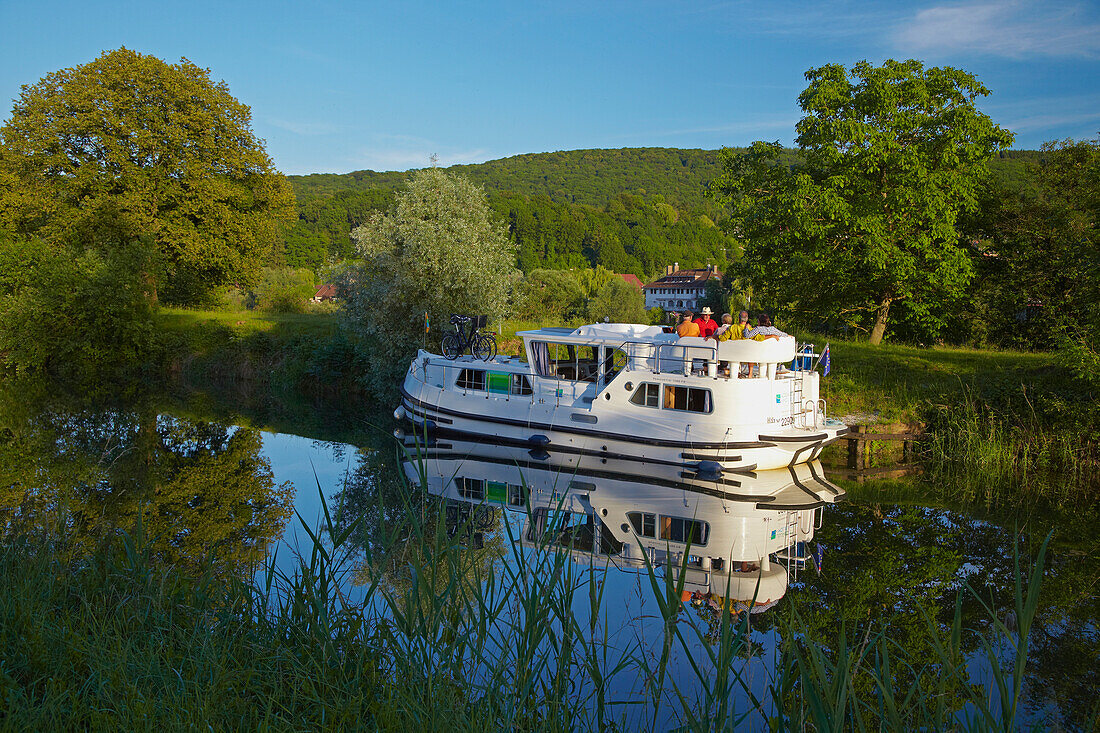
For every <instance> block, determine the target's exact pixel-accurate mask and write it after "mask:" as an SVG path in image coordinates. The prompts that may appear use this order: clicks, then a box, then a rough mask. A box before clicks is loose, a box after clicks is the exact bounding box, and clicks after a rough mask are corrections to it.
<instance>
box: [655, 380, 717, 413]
mask: <svg viewBox="0 0 1100 733" xmlns="http://www.w3.org/2000/svg"><path fill="white" fill-rule="evenodd" d="M665 409H666V410H686V411H688V412H701V413H704V414H707V413H710V412H711V401H710V390H709V389H697V388H695V387H674V386H672V385H667V386H665Z"/></svg>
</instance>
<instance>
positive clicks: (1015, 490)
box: [921, 391, 1100, 501]
mask: <svg viewBox="0 0 1100 733" xmlns="http://www.w3.org/2000/svg"><path fill="white" fill-rule="evenodd" d="M927 415H928V429H927V433H928V437H927V438H926V440H925V441H924V442H923V443H922V445H921V449H922V453H923V456H922V457H923V458H924V460H925V461H926V462H927V463H928V464H929V465H930V467H931V468H932V469H933V470H934V471H936V472H938V473H939V474H941V475H945V474H946V475H951V474H966V475H967V477H968V478H969V480H967V481H952V482H951V483H952V484H954V485H958V486H965V487H967V490H968V491H970V492H972V494H973V495H972V496H969V497H967V498H968V499H969V500H972V501H973V500H985V501H991V500H994V499H998V500H1000V499H1003V498H1005V496H1011V495H1017V496H1022V495H1024V494H1026V493H1027V491H1028V490H1031V489H1039V488H1041V489H1042V490H1043V491H1044V492H1045V493H1048V494H1049V493H1051V492H1054V493H1066V494H1067V496H1068V495H1074V496H1082V497H1084V496H1088V497H1090V498H1095V492H1094V489H1095V488H1096V487H1097V486H1098V485H1100V442H1098V441H1097V439H1096V437H1095V435H1094V433H1093V430H1092V428H1091V426H1090V425H1088V424H1085V425H1079V426H1077V427H1070V426H1062V427H1060V428H1058V429H1052V428H1050V427H1049V426H1048V425H1047V424H1046V423H1045V422H1044V421H1043V420H1042V419H1040V418H1039V417H1037V416H1035V415H1034V414H1032V415H1028V416H1025V417H1024V418H1022V419H1020V418H1015V417H1007V416H1005V415H1004V414H1003V413H1001V412H999V411H997V410H995V409H992V408H990V407H989V406H988V405H986V404H984V403H983V402H981V401H979V400H978V399H977V398H976V397H974V395H973V394H972V393H971V392H969V391H966V392H964V397H963V399H962V400H960V401H959V402H957V403H955V404H953V405H950V406H946V405H940V406H935V407H933V408H931V409H930V410H929V411H928V412H927ZM1021 490H1023V491H1021Z"/></svg>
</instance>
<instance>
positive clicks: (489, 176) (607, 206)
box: [284, 148, 1039, 278]
mask: <svg viewBox="0 0 1100 733" xmlns="http://www.w3.org/2000/svg"><path fill="white" fill-rule="evenodd" d="M718 154H719V151H717V150H694V149H679V148H622V149H619V150H571V151H565V152H555V153H531V154H527V155H517V156H513V157H510V158H501V159H499V160H491V161H489V162H487V163H478V164H475V165H455V166H451V167H449V168H447V169H446V170H448V171H451V172H454V173H459V174H461V175H463V176H466V177H467V178H469V179H470V180H472V181H473V182H474V183H476V184H478V185H479V186H481V187H482V188H484V189H485V191H486V193H487V194H488V196H489V203H490V205H491V206H492V208H493V210H494V211H495V212H496V213H497V215H498V216H499V217H500V219H501V220H502V221H503V222H505V223H506V224H507V226H508V230H509V235H510V237H511V238H512V239H513V241H515V242H516V244H517V245H518V247H519V265H520V267H521V268H522V269H523V270H525V271H527V270H530V269H532V268H535V267H552V268H569V267H586V266H587V267H594V266H595V265H597V264H602V265H604V266H605V267H608V268H610V269H613V270H615V271H616V272H633V273H634V274H636V275H639V276H640V277H643V278H645V277H648V276H650V275H653V274H655V273H656V272H658V271H661V270H663V269H664V266H665V265H666V264H668V263H670V262H679V263H680V264H681V265H684V266H690V267H696V266H702V265H705V264H708V263H713V264H717V265H718V266H719V267H720V268H722V267H725V266H726V264H727V263H728V261H729V260H730V259H733V258H734V257H736V250H737V245H736V242H734V241H733V240H732V239H731V238H730V237H729V236H728V235H726V234H725V233H724V232H722V231H721V229H720V228H719V227H716V226H715V224H716V223H719V224H720V223H721V221H722V219H723V214H724V208H723V207H722V206H721V205H720V204H718V203H717V202H715V201H714V200H712V199H708V198H706V196H705V192H706V188H707V185H708V184H709V183H710V182H711V181H712V180H713V179H714V178H716V177H717V175H718V167H719V163H718V157H719V155H718ZM1038 155H1039V153H1038V152H1036V151H1009V152H1007V153H1002V154H1001V156H1000V157H999V158H997V159H995V160H994V161H993V165H992V169H993V172H994V177H995V179H997V180H998V181H999V182H1001V183H1004V184H1008V185H1012V184H1013V183H1019V182H1020V181H1022V180H1023V178H1024V175H1025V170H1026V167H1025V166H1026V162H1027V161H1028V160H1031V159H1035V158H1037V157H1038ZM797 160H798V153H797V151H795V150H789V151H787V153H786V155H785V158H784V160H783V161H782V162H784V163H787V164H791V163H795V162H797ZM288 178H289V179H290V182H291V185H292V186H293V187H294V192H295V194H296V196H297V198H298V209H299V221H298V224H297V225H296V226H294V227H293V228H291V230H289V231H288V232H287V233H286V237H285V244H286V246H285V251H284V256H285V257H284V259H285V262H286V263H287V264H289V265H293V266H296V267H311V268H317V267H320V266H321V265H322V264H323V263H324V262H326V261H328V260H331V259H332V258H334V257H336V258H339V257H347V256H350V255H351V254H352V253H351V240H350V238H349V233H350V231H351V230H352V229H353V228H354V227H356V226H358V225H359V224H361V223H363V222H364V221H366V219H367V218H368V217H369V216H370V214H371V212H374V211H384V210H385V209H386V208H387V207H388V206H389V204H390V203H391V202H392V200H393V195H394V192H395V191H396V190H397V189H400V188H402V187H404V185H405V183H406V181H407V180H408V178H409V173H408V172H384V173H379V172H376V171H355V172H353V173H346V174H335V173H315V174H312V175H307V176H288Z"/></svg>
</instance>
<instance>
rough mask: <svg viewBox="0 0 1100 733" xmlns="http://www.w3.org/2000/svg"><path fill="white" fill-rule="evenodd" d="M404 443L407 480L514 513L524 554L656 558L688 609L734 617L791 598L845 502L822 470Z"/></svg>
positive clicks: (631, 563)
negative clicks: (828, 521)
mask: <svg viewBox="0 0 1100 733" xmlns="http://www.w3.org/2000/svg"><path fill="white" fill-rule="evenodd" d="M405 444H406V448H407V449H408V451H409V455H410V458H409V459H408V460H406V461H404V462H403V466H404V470H405V473H406V475H407V477H408V478H409V480H410V481H412V482H413V483H414V484H423V485H424V486H425V487H426V488H427V490H428V491H429V492H430V493H431V494H434V495H436V496H440V497H443V498H445V499H447V500H449V501H450V502H452V506H455V505H458V506H461V504H466V505H480V506H482V507H483V508H484V507H498V506H499V507H500V508H502V509H504V510H510V511H514V512H517V513H518V514H519V515H520V516H522V517H523V524H524V526H523V529H522V531H521V533H520V542H522V543H523V544H524V545H526V546H536V545H540V544H545V545H551V546H553V547H555V548H556V549H559V550H561V551H566V552H569V553H570V554H571V555H572V557H573V559H574V560H576V561H580V562H584V563H588V562H592V561H593V560H596V561H599V562H604V561H606V562H608V563H609V564H613V565H615V566H617V567H619V568H622V569H633V570H641V571H644V570H645V568H646V565H647V561H648V564H649V565H652V566H653V567H654V569H655V570H656V571H657V572H658V573H669V574H671V575H672V577H673V579H674V580H679V579H680V577H679V576H680V573H681V572H683V573H684V574H685V577H684V578H683V581H684V584H683V600H685V601H687V600H693V601H695V603H696V604H701V603H708V604H709V605H711V606H712V607H721V606H727V607H729V608H730V609H731V610H733V611H740V610H749V611H750V612H753V613H756V612H759V611H763V610H766V609H767V608H770V607H771V606H773V605H775V603H776V602H777V601H778V600H779V599H780V598H782V597H783V595H784V593H786V589H787V582H788V573H789V571H790V570H791V569H792V567H795V568H796V567H800V566H802V565H804V564H805V563H806V562H807V560H812V558H811V556H810V550H809V548H810V546H811V545H810V542H811V540H813V537H814V531H815V530H816V529H817V528H819V527H820V523H821V518H822V514H823V510H824V507H825V505H826V504H832V503H835V502H837V501H839V500H840V499H842V498H843V496H844V490H843V489H840V488H839V487H837V486H834V485H833V484H831V483H829V482H828V481H827V480H825V479H824V477H823V472H822V470H821V464H820V463H819V462H817V461H812V462H809V463H803V464H799V465H795V466H790V467H789V468H786V469H778V470H772V471H759V472H744V473H731V472H729V471H726V472H724V473H723V474H721V475H720V476H715V475H705V474H696V473H691V472H687V471H682V470H678V469H676V468H673V467H667V466H659V465H656V466H655V465H652V464H644V463H639V462H635V461H629V462H618V463H616V462H615V461H614V459H608V460H600V459H593V458H591V457H588V456H576V455H565V454H554V453H550V452H547V451H546V450H542V449H537V450H530V451H528V450H524V449H523V448H518V447H515V446H506V445H497V444H493V443H475V442H464V441H458V440H437V441H431V442H429V444H428V445H427V446H423V445H421V446H416V445H415V442H414V441H413V440H412V439H411V438H406V439H405ZM685 553H686V554H687V559H686V562H685V558H684V555H685ZM816 560H817V561H818V562H819V561H820V558H819V557H818V558H817V559H816ZM723 599H728V603H724V602H723Z"/></svg>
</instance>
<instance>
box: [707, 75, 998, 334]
mask: <svg viewBox="0 0 1100 733" xmlns="http://www.w3.org/2000/svg"><path fill="white" fill-rule="evenodd" d="M806 79H807V80H808V81H809V86H808V87H807V88H806V90H805V91H804V92H802V94H801V95H800V96H799V104H800V106H801V107H802V110H803V111H804V112H805V116H804V117H803V118H802V120H801V121H800V122H799V123H798V125H797V130H798V138H797V142H798V147H799V149H800V151H801V153H802V156H803V162H801V163H797V164H795V165H790V166H781V165H778V164H777V163H778V162H779V159H780V156H781V155H782V153H783V151H782V148H780V146H779V144H778V143H774V144H768V143H763V142H757V143H754V144H753V146H752V147H751V148H750V149H749V151H748V152H746V153H736V152H735V151H723V155H722V165H723V172H722V175H721V176H720V177H719V178H718V179H717V180H716V181H715V182H714V185H713V187H712V190H713V191H714V192H715V193H716V194H718V195H720V196H724V197H726V198H728V199H729V200H730V201H731V203H732V207H733V223H734V227H735V230H736V231H737V233H738V234H739V235H740V236H741V237H743V238H744V239H745V240H746V245H745V253H744V258H743V260H742V262H743V266H742V274H743V275H744V276H745V277H746V278H747V280H748V282H749V283H750V284H751V285H752V287H753V290H754V292H755V293H756V295H757V300H758V301H759V300H762V301H764V302H765V303H767V304H769V305H771V306H778V307H781V308H784V309H786V310H789V312H790V314H791V315H793V316H796V318H798V319H800V320H802V321H803V322H804V323H810V324H813V323H817V322H821V321H822V320H825V319H827V318H830V317H833V318H836V317H839V318H842V319H844V320H845V321H846V322H847V323H849V324H851V325H854V326H856V327H861V328H869V329H870V335H871V342H872V343H879V342H880V341H881V340H882V338H883V335H884V334H885V332H886V327H887V323H888V319H889V315H890V308H891V306H892V305H893V304H895V303H897V302H898V301H903V300H904V301H906V303H907V306H908V307H909V308H910V309H911V310H913V311H914V312H915V313H916V314H917V315H918V317H919V318H922V319H924V320H926V321H927V323H928V325H929V328H930V330H931V331H933V332H934V331H935V330H936V328H937V324H938V323H939V322H940V313H941V311H942V309H943V308H944V307H945V306H946V304H948V303H950V301H951V300H952V299H953V298H956V297H959V296H961V295H962V294H963V292H964V289H965V288H966V285H967V283H968V281H969V279H970V277H971V274H972V266H971V262H970V257H969V254H968V252H967V250H966V248H965V247H964V246H962V245H961V242H960V238H961V237H960V233H959V231H958V227H957V226H956V223H957V220H958V217H959V214H960V212H962V211H965V210H968V209H971V208H973V207H974V206H975V205H976V203H977V195H978V190H979V183H980V180H981V177H982V175H983V173H984V172H985V164H986V161H987V160H988V159H989V158H990V156H991V155H993V154H994V153H995V152H996V151H997V150H999V149H1002V148H1004V147H1007V146H1008V145H1009V144H1010V143H1011V142H1012V139H1013V137H1012V134H1011V133H1009V132H1008V131H1006V130H1004V129H1002V128H1000V127H999V126H997V125H996V124H994V123H993V121H992V120H990V119H989V117H987V116H986V115H984V114H982V113H981V112H979V111H978V109H977V107H976V106H975V101H976V100H977V99H978V98H979V97H982V96H985V95H987V94H988V93H989V90H988V89H986V87H985V86H983V85H982V84H980V83H979V82H978V81H977V79H975V78H974V77H973V76H972V75H970V74H968V73H966V72H964V71H961V70H959V69H954V68H950V67H930V68H925V67H924V65H923V64H922V63H921V62H919V61H915V60H909V61H893V60H890V61H886V62H885V63H884V64H883V65H882V66H874V65H872V64H870V63H868V62H866V61H864V62H860V63H858V64H856V65H855V66H853V67H852V68H851V69H845V68H844V67H843V66H841V65H839V64H829V65H827V66H822V67H820V68H816V69H810V70H809V71H807V72H806Z"/></svg>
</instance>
